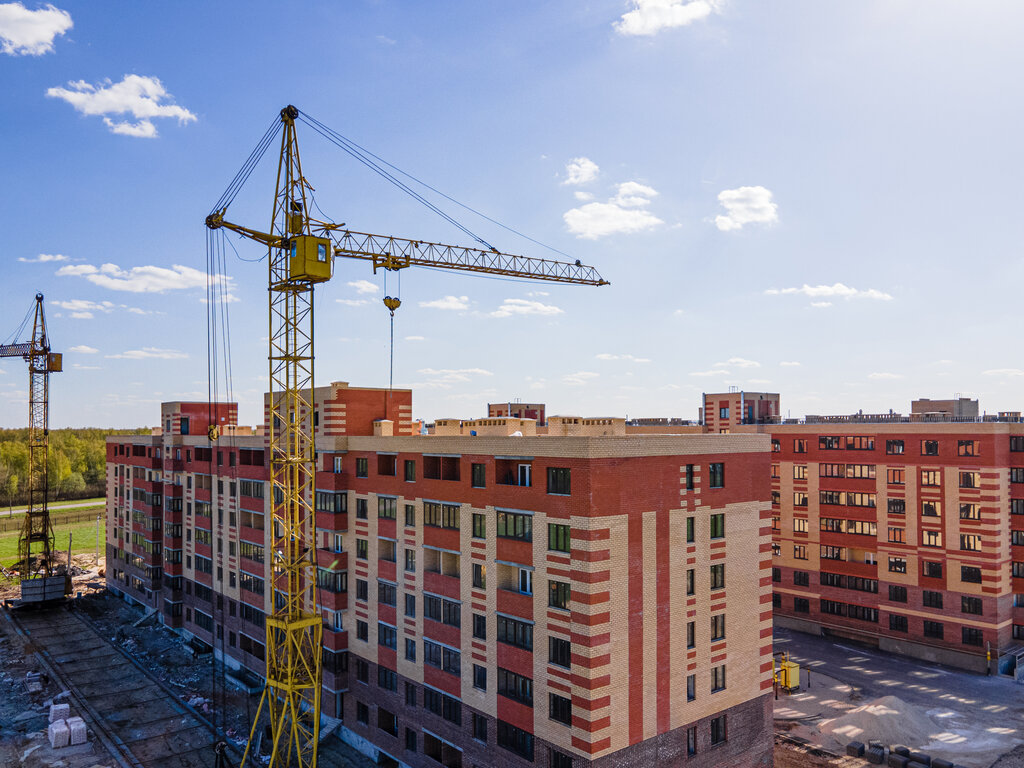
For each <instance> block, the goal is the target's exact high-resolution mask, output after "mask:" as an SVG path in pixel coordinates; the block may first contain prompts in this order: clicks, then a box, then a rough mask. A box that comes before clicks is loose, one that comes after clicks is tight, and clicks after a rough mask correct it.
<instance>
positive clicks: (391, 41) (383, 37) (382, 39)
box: [377, 35, 395, 45]
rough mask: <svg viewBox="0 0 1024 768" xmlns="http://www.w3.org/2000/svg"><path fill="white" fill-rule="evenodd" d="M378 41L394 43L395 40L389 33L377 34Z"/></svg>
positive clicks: (386, 43)
mask: <svg viewBox="0 0 1024 768" xmlns="http://www.w3.org/2000/svg"><path fill="white" fill-rule="evenodd" d="M377 42H378V43H383V44H384V45H394V44H395V41H394V40H393V39H391V38H390V37H388V36H387V35H377Z"/></svg>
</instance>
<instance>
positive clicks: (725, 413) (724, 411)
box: [718, 407, 729, 419]
mask: <svg viewBox="0 0 1024 768" xmlns="http://www.w3.org/2000/svg"><path fill="white" fill-rule="evenodd" d="M718 418H720V419H728V418H729V409H728V407H726V408H719V409H718Z"/></svg>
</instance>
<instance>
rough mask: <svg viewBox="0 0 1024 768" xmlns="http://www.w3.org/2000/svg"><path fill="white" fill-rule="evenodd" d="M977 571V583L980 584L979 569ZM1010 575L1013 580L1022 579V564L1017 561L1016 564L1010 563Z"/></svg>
mask: <svg viewBox="0 0 1024 768" xmlns="http://www.w3.org/2000/svg"><path fill="white" fill-rule="evenodd" d="M977 570H978V581H979V582H980V581H981V569H980V568H979V569H977ZM1010 574H1011V575H1012V576H1013V578H1015V579H1024V562H1019V561H1017V562H1014V563H1012V564H1011V566H1010ZM964 581H967V579H964Z"/></svg>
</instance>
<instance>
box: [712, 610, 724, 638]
mask: <svg viewBox="0 0 1024 768" xmlns="http://www.w3.org/2000/svg"><path fill="white" fill-rule="evenodd" d="M724 637H725V614H724V613H719V614H717V615H715V616H712V617H711V639H712V640H721V639H723V638H724Z"/></svg>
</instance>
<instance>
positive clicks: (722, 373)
mask: <svg viewBox="0 0 1024 768" xmlns="http://www.w3.org/2000/svg"><path fill="white" fill-rule="evenodd" d="M690 375H691V376H729V375H730V374H729V371H727V370H725V369H724V368H715V369H713V370H710V371H694V372H693V373H691V374H690Z"/></svg>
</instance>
